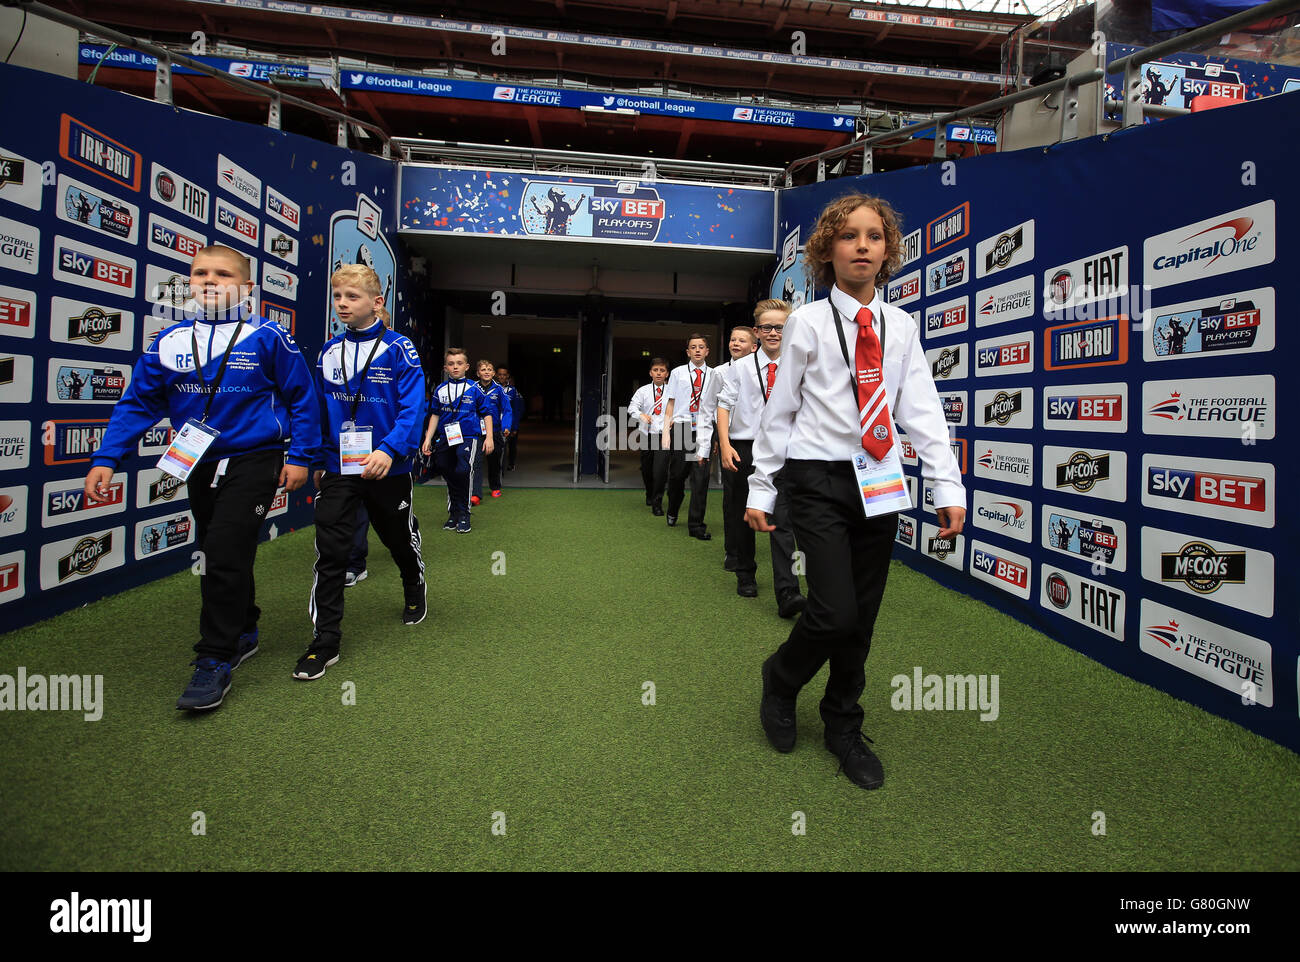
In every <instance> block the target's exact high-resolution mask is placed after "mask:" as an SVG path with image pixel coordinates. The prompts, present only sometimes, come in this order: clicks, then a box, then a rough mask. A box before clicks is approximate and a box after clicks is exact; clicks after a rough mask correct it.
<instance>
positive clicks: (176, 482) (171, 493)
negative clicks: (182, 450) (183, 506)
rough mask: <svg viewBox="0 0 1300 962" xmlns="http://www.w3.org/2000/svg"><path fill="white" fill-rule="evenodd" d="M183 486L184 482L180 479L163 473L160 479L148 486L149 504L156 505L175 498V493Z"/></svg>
mask: <svg viewBox="0 0 1300 962" xmlns="http://www.w3.org/2000/svg"><path fill="white" fill-rule="evenodd" d="M184 484H185V482H184V481H182V480H181V479H180V478H177V477H173V476H172V475H170V474H166V473H164V474H163V476H162V477H160V478H159V479H158V480H157V481H154V482H152V483H151V484H150V485H149V503H150V504H156V503H157V502H159V501H170V500H171V499H172V498H174V497H176V492H177V491H178V490H180V488H181V487H182V486H183V485H184Z"/></svg>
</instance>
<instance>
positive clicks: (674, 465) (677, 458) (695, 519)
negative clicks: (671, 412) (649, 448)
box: [667, 421, 709, 532]
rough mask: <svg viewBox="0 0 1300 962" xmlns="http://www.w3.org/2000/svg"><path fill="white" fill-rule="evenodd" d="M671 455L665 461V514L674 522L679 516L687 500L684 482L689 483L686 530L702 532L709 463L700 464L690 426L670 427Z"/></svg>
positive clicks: (693, 430)
mask: <svg viewBox="0 0 1300 962" xmlns="http://www.w3.org/2000/svg"><path fill="white" fill-rule="evenodd" d="M669 441H670V443H671V445H672V453H671V455H670V456H669V457H668V459H667V465H668V487H667V490H668V514H670V515H671V516H673V517H674V518H675V517H677V515H678V514H679V513H680V512H681V507H682V500H683V499H684V498H685V497H686V479H687V476H689V477H690V480H691V511H690V515H689V517H688V518H687V527H688V528H689V529H690V530H691V531H692V532H694V531H703V530H704V529H705V527H706V525H705V524H704V512H705V509H706V508H707V507H708V504H709V462H708V461H705V462H704V463H703V464H701V463H700V460H699V451H698V450H697V449H696V443H695V442H696V432H695V429H694V428H693V427H691V425H690V422H689V421H687V422H678V423H676V424H674V425H673V429H672V433H671V435H670V436H669Z"/></svg>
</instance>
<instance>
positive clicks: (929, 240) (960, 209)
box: [925, 201, 970, 254]
mask: <svg viewBox="0 0 1300 962" xmlns="http://www.w3.org/2000/svg"><path fill="white" fill-rule="evenodd" d="M969 233H970V201H967V202H966V203H964V204H961V205H960V206H957V207H954V208H953V209H952V210H950V211H948V213H946V214H944V215H943V216H942V217H936V218H935V219H934V220H932V221H930V223H929V224H927V225H926V228H925V252H926V253H927V254H933V253H934V252H935V251H937V250H939V249H940V248H941V247H947V246H948V245H949V244H951V243H953V242H954V241H959V240H961V239H962V238H963V237H965V236H966V235H968V234H969Z"/></svg>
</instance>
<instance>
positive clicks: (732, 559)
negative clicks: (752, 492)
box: [696, 325, 758, 597]
mask: <svg viewBox="0 0 1300 962" xmlns="http://www.w3.org/2000/svg"><path fill="white" fill-rule="evenodd" d="M757 350H758V336H757V335H756V334H755V333H754V329H753V328H752V327H748V326H743V325H742V326H737V327H733V328H732V329H731V339H730V340H728V341H727V351H728V353H729V354H730V355H731V356H730V357H729V358H727V362H726V363H725V364H719V365H718V366H717V367H715V368H714V369H713V373H714V376H713V378H712V379H711V383H710V385H709V387H708V388H707V389H706V390H705V392H704V397H703V399H702V400H701V402H700V410H701V411H703V412H704V414H705V418H704V423H703V427H702V428H701V429H700V432H699V434H698V435H697V436H696V443H697V444H698V445H699V450H700V455H701V456H702V457H704V458H705V459H706V460H705V464H704V466H705V468H706V469H707V468H708V467H709V463H710V460H711V459H712V457H713V448H714V447H715V445H714V443H713V439H714V426H715V425H716V424H717V418H718V397H719V396H720V395H721V393H722V385H723V383H724V382H725V381H726V380H727V378H728V377H730V376H731V371H732V369H733V368H734V367H735V365H736V363H737V362H738V361H739V360H740V359H741V358H745V357H749V356H750V355H751V354H753V353H754V352H755V351H757ZM719 450H721V449H719ZM722 482H723V484H722V518H723V524H722V534H723V539H722V542H723V546H724V554H723V558H722V567H723V569H724V570H726V571H735V570H736V532H735V531H734V530H733V528H734V527H735V526H734V525H728V524H727V519H729V518H731V517H733V515H734V511H735V508H734V507H733V506H732V504H731V494H732V492H731V489H730V488H729V487H727V484H726V475H725V474H724V475H723V476H722ZM740 503H741V505H744V503H745V499H744V498H743V497H742V498H741V499H740ZM740 513H741V516H742V518H741V523H742V524H743V523H744V520H743V516H744V513H745V510H744V508H743V507H742V508H741V511H740ZM755 597H757V595H755Z"/></svg>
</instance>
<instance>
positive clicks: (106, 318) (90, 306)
mask: <svg viewBox="0 0 1300 962" xmlns="http://www.w3.org/2000/svg"><path fill="white" fill-rule="evenodd" d="M50 340H52V341H58V342H60V343H62V344H74V345H77V346H78V347H100V348H104V349H106V350H112V351H129V350H131V349H132V348H133V347H134V345H135V315H134V314H133V313H131V312H130V311H124V310H121V309H120V308H116V307H114V308H108V307H104V306H102V305H100V304H96V303H94V302H92V301H74V300H72V299H71V298H68V297H55V298H52V299H51V301H50Z"/></svg>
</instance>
